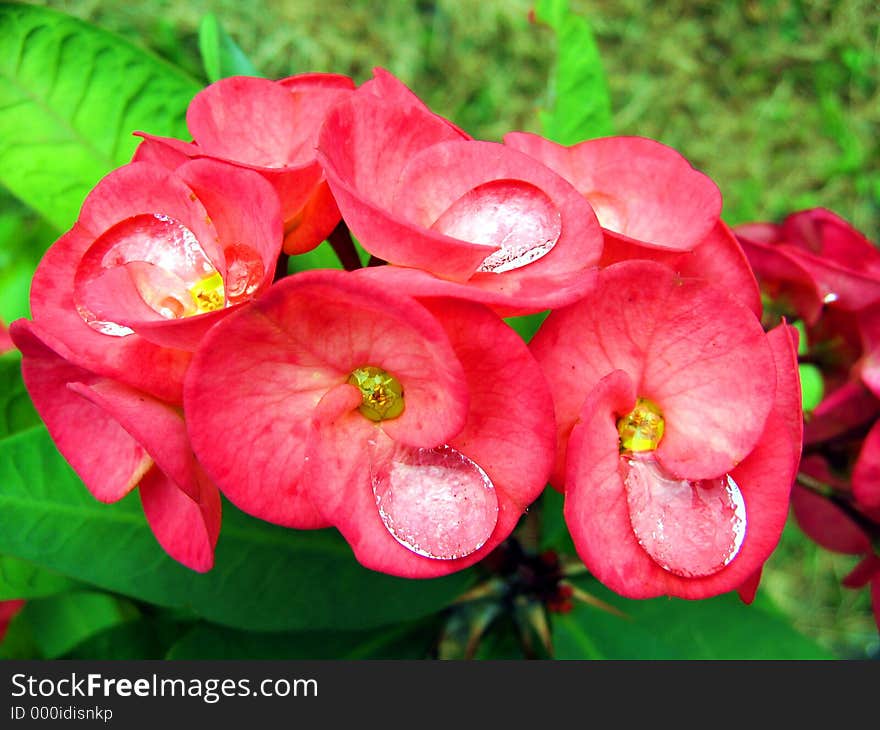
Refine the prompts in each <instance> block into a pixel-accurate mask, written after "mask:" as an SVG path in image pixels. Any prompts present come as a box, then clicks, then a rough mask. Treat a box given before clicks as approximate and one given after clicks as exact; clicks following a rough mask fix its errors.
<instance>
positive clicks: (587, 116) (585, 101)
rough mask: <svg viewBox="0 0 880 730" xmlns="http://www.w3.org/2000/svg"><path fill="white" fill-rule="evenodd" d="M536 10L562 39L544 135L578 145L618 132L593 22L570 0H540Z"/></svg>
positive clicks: (543, 117) (543, 115)
mask: <svg viewBox="0 0 880 730" xmlns="http://www.w3.org/2000/svg"><path fill="white" fill-rule="evenodd" d="M535 14H536V16H537V18H538V20H540V21H542V22H544V23H547V24H548V25H549V26H550V27H552V28H553V30H555V31H556V38H557V61H556V68H555V70H554V74H553V78H552V79H551V82H550V84H549V101H548V105H547V107H548V108H547V109H546V110H544V111H543V112H541V127H542V130H543V132H544V136H545V137H547V138H548V139H552V140H553V141H555V142H558V143H559V144H564V145H572V144H576V143H578V142H582V141H583V140H585V139H591V138H594V137H604V136H607V135H610V134H613V133H614V127H613V125H612V122H611V98H610V95H609V93H608V82H607V80H606V78H605V71H604V69H603V68H602V59H601V58H600V57H599V49H598V47H597V46H596V40H595V38H594V37H593V32H592V30H591V29H590V24H589V22H587V19H586V18H584V17H581V16H579V15H576V14H575V13H573V12H571V10H569V7H568V0H538V2H537V3H536V5H535Z"/></svg>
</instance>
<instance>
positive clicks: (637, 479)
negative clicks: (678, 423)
mask: <svg viewBox="0 0 880 730" xmlns="http://www.w3.org/2000/svg"><path fill="white" fill-rule="evenodd" d="M620 459H621V471H622V474H623V477H624V486H625V488H626V500H627V505H628V507H629V519H630V524H631V525H632V528H633V532H634V533H635V536H636V538H637V539H638V541H639V544H640V545H641V546H642V547H643V548H644V550H645V552H647V553H648V555H650V556H651V558H652V559H653V560H654V562H656V563H657V564H658V565H660V567H662V568H664V569H665V570H668V571H669V572H670V573H674V574H675V575H680V576H683V577H685V578H699V577H704V576H707V575H712V574H713V573H717V572H718V571H719V570H721V569H722V568H724V567H725V566H726V565H728V564H730V562H731V561H732V560H733V559H734V558H735V557H736V556H737V555H738V554H739V551H740V548H741V547H742V543H743V539H744V538H745V534H746V505H745V502H744V500H743V496H742V493H741V492H740V489H739V487H738V486H737V484H736V482H734V481H733V479H732V478H731V477H730V476H729V475H725V476H723V477H719V478H717V479H705V480H702V481H690V480H687V479H679V478H678V477H676V476H674V475H672V474H669V473H668V472H667V471H666V470H665V469H663V467H662V466H661V465H660V464H659V463H658V462H657V460H656V459H655V457H654V456H653V454H651V453H644V454H623V455H622V456H621V457H620Z"/></svg>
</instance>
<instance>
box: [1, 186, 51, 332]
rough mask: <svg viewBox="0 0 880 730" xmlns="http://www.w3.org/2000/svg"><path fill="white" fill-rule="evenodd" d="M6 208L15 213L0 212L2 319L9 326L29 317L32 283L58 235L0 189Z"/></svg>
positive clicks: (2, 206) (2, 205) (2, 203)
mask: <svg viewBox="0 0 880 730" xmlns="http://www.w3.org/2000/svg"><path fill="white" fill-rule="evenodd" d="M6 207H11V208H12V210H10V211H7V212H0V319H2V320H3V321H4V322H6V323H7V324H8V323H9V322H12V321H13V320H16V319H18V318H20V317H28V316H30V303H29V301H28V298H29V293H30V286H31V279H32V278H33V276H34V271H35V270H36V268H37V263H38V262H39V260H40V257H41V256H42V255H43V252H44V251H45V250H46V248H47V247H48V246H49V244H50V243H51V242H52V241H53V240H55V238H56V237H57V234H56V232H55V229H54V228H52V227H51V226H49V225H48V224H46V223H45V222H43V221H42V220H41V219H40V218H39V217H37V216H36V215H34V214H33V213H31V212H30V211H27V210H26V209H24V208H21V206H20V204H19V203H17V202H16V201H15V200H14V199H13V198H12V197H11V196H9V195H8V194H6V193H5V191H3V190H2V188H0V211H2V210H3V209H4V208H6ZM17 208H21V209H20V210H16V209H17Z"/></svg>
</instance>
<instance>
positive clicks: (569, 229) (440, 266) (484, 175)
mask: <svg viewBox="0 0 880 730" xmlns="http://www.w3.org/2000/svg"><path fill="white" fill-rule="evenodd" d="M318 150H319V155H318V156H319V159H320V160H321V161H322V162H323V164H324V168H325V170H326V173H327V179H328V181H329V183H330V187H331V190H332V191H333V194H334V196H335V197H336V200H337V202H338V204H339V207H340V210H341V211H342V214H343V216H344V218H345V221H346V223H347V224H348V225H349V226H350V227H351V229H352V231H353V232H354V234H355V235H356V236H357V237H358V240H359V241H360V242H361V243H362V244H363V246H364V248H366V249H367V250H368V251H369V252H370V253H372V254H373V255H374V256H377V257H378V258H380V259H382V260H384V261H387V262H388V263H390V264H392V266H391V267H388V269H387V270H385V271H382V272H381V273H377V272H372V271H367V272H364V274H363V275H364V276H368V277H369V276H377V277H380V278H381V280H382V282H383V283H384V285H385V286H391V287H395V288H396V289H398V290H400V291H407V292H409V293H413V294H417V295H421V296H454V297H459V298H465V299H471V300H474V301H480V302H483V303H486V304H488V305H490V306H492V307H493V308H495V309H496V310H497V311H499V312H501V313H503V314H505V315H507V314H520V313H526V312H535V311H539V310H541V309H546V308H547V307H551V306H558V305H561V304H567V303H569V302H571V301H574V300H575V299H576V298H578V297H579V296H582V295H583V294H584V293H585V292H586V291H587V290H588V289H589V287H590V286H591V285H592V275H591V270H592V269H593V268H595V265H596V264H597V263H598V259H599V254H600V251H601V232H600V230H599V226H598V224H597V222H596V218H595V215H594V214H593V211H592V209H591V208H590V206H589V204H588V203H587V202H586V200H585V199H584V198H583V196H581V195H579V194H578V192H577V191H576V190H574V189H573V188H572V187H571V186H570V185H569V184H568V183H567V182H566V181H565V180H563V179H562V178H561V177H559V176H558V175H557V174H555V173H554V172H553V171H552V170H550V169H549V168H547V167H545V166H544V165H542V164H540V163H538V162H537V161H535V160H534V159H532V158H530V157H529V156H528V155H525V154H523V153H521V152H518V151H516V150H513V149H512V148H510V147H507V146H504V145H500V144H496V143H492V142H479V141H474V140H472V139H470V138H469V137H468V136H467V135H466V134H465V133H464V132H462V131H461V130H459V129H458V128H457V127H455V126H453V125H452V124H451V123H449V122H448V121H447V120H445V119H443V118H441V117H438V116H437V115H436V114H434V113H432V112H431V111H430V110H428V109H427V108H426V107H425V106H424V104H422V103H421V102H419V101H418V100H417V99H416V98H415V97H414V96H413V95H412V93H411V92H409V90H408V89H406V88H405V87H403V85H402V84H400V82H398V81H396V79H394V78H393V77H390V76H389V75H388V74H386V73H384V72H381V71H377V77H376V79H374V80H373V81H371V82H368V83H367V84H364V85H363V86H362V87H360V88H359V89H358V90H357V91H356V92H355V93H354V94H352V95H351V97H350V98H348V99H347V100H345V101H343V102H341V103H340V104H338V105H337V106H336V107H335V108H334V109H333V110H331V112H330V113H329V114H328V116H327V120H326V121H325V123H324V127H323V129H322V131H321V135H320V139H319V143H318Z"/></svg>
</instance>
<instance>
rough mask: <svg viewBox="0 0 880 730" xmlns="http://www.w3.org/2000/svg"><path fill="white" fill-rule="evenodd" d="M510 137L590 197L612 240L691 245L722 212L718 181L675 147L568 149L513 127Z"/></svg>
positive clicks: (625, 142) (642, 144)
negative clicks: (716, 184)
mask: <svg viewBox="0 0 880 730" xmlns="http://www.w3.org/2000/svg"><path fill="white" fill-rule="evenodd" d="M504 143H505V144H506V145H509V146H511V147H514V148H515V149H518V150H521V151H522V152H525V153H527V154H529V155H531V156H532V157H534V158H535V159H538V160H540V161H541V162H543V163H544V164H545V165H547V166H549V167H550V168H552V169H553V170H555V171H556V172H558V173H559V174H560V175H562V176H563V177H564V178H565V179H566V180H568V181H569V182H570V183H571V184H572V185H574V187H575V188H577V190H578V191H579V192H580V193H581V195H583V196H584V197H586V199H587V200H588V201H589V202H590V204H591V205H592V206H593V209H594V210H595V211H596V215H597V216H598V218H599V223H600V224H601V225H602V227H603V228H605V229H606V231H608V232H609V234H610V236H609V237H610V238H612V239H615V238H619V239H621V240H623V241H629V242H635V243H638V242H642V243H650V244H653V245H655V246H657V247H661V248H667V249H672V250H676V251H688V250H691V249H693V248H694V247H695V246H697V244H699V243H700V242H701V241H702V240H704V239H705V238H706V236H708V235H709V233H710V232H711V230H712V228H713V227H714V226H715V224H716V222H717V221H718V218H719V216H720V215H721V193H720V192H719V191H718V188H717V187H716V186H715V184H714V183H713V182H712V181H711V180H710V179H709V178H708V177H706V176H705V175H703V174H702V173H701V172H698V171H697V170H695V169H694V168H693V167H691V165H690V163H689V162H688V161H687V160H685V159H684V157H682V156H681V155H680V154H679V153H678V152H676V151H675V150H673V149H672V148H671V147H667V146H666V145H663V144H660V143H659V142H656V141H654V140H652V139H646V138H642V137H607V138H604V139H592V140H587V141H586V142H581V143H580V144H577V145H574V146H573V147H563V146H561V145H557V144H556V143H554V142H551V141H549V140H546V139H543V138H542V137H539V136H537V135H533V134H528V133H524V132H511V133H509V134H507V135H505V137H504Z"/></svg>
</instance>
